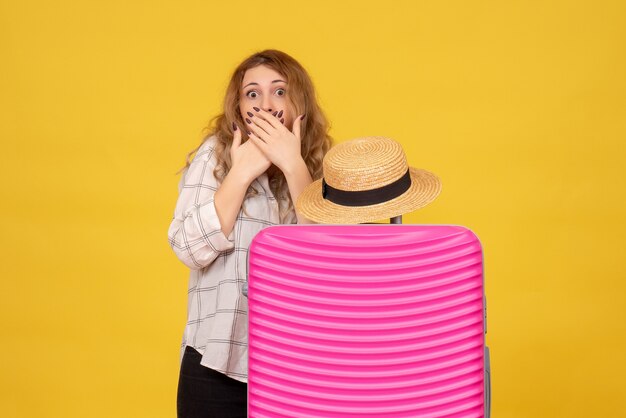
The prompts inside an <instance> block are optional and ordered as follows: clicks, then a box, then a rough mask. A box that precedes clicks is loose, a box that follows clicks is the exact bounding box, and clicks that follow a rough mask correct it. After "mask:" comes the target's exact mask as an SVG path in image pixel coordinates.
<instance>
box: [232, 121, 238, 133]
mask: <svg viewBox="0 0 626 418" xmlns="http://www.w3.org/2000/svg"><path fill="white" fill-rule="evenodd" d="M236 130H237V124H236V123H235V122H233V131H236Z"/></svg>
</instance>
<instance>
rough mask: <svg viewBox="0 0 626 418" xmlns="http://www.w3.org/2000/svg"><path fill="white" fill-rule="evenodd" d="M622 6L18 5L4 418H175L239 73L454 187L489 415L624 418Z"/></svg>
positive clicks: (1, 165)
mask: <svg viewBox="0 0 626 418" xmlns="http://www.w3.org/2000/svg"><path fill="white" fill-rule="evenodd" d="M624 22H626V3H625V2H623V1H558V2H554V1H495V0H494V1H437V2H435V1H432V2H424V1H420V2H417V1H388V2H371V1H358V2H357V1H344V2H335V1H315V2H311V3H308V4H306V3H299V2H292V3H281V2H251V1H245V2H232V3H230V2H229V3H228V4H227V3H226V2H222V3H215V2H210V1H195V2H185V1H135V2H132V1H121V0H115V1H98V2H89V1H73V2H70V1H61V0H59V1H54V2H51V1H12V2H9V1H6V0H3V1H2V2H1V3H0V53H1V55H0V59H1V60H2V62H1V66H0V91H1V92H0V135H1V138H2V148H1V151H0V156H1V157H0V170H1V171H0V175H1V176H0V177H1V179H2V204H1V206H0V222H1V224H0V237H1V238H0V239H1V251H2V263H1V264H0V273H1V278H2V281H1V283H2V284H1V294H2V302H1V303H0V318H1V319H0V321H1V322H0V330H1V341H0V376H1V377H0V379H1V382H0V415H1V416H3V417H44V416H45V417H85V416H88V417H173V416H175V401H176V385H177V379H178V366H179V346H180V340H181V336H182V331H183V326H184V323H185V315H186V295H187V277H188V270H187V268H186V267H185V266H184V265H183V264H182V263H181V262H180V261H178V260H177V259H176V257H175V256H174V254H173V252H172V251H171V249H170V247H169V244H168V242H167V228H168V226H169V222H170V220H171V218H172V215H173V211H174V205H175V202H176V197H177V191H176V185H177V181H178V177H177V176H175V175H174V173H175V171H176V170H177V169H178V168H179V167H180V166H181V165H182V164H183V163H184V157H185V154H186V153H187V152H188V151H189V150H190V149H192V148H194V147H195V146H196V145H197V144H198V142H199V140H200V138H201V137H200V134H201V133H200V130H201V128H202V127H203V126H204V125H205V124H206V122H207V121H208V120H209V118H210V117H211V116H213V115H214V114H216V113H217V112H218V111H219V109H220V105H221V100H222V97H223V93H224V90H225V87H226V82H227V81H228V78H229V76H230V74H231V72H232V70H233V69H234V67H235V66H236V65H237V64H238V63H239V62H240V61H241V60H242V59H243V58H245V57H246V56H248V55H249V54H251V53H253V52H255V51H257V50H260V49H264V48H277V49H281V50H284V51H285V52H287V53H289V54H291V55H292V56H294V57H295V58H296V59H298V60H299V61H300V62H301V63H302V64H303V65H304V66H305V67H306V68H307V69H308V71H309V72H310V74H311V76H312V77H313V80H314V82H315V85H316V88H317V90H318V94H319V99H320V102H321V104H322V106H323V108H324V109H325V111H326V112H327V115H328V117H329V119H330V120H331V122H332V135H333V136H334V137H335V138H336V140H337V142H339V141H343V140H347V139H352V138H355V137H358V136H367V135H385V136H390V137H392V138H395V139H396V140H398V141H399V142H401V143H402V144H403V146H404V147H405V149H406V151H407V154H408V158H409V162H410V164H411V165H413V166H416V167H421V168H425V169H428V170H431V171H433V172H435V173H437V174H438V175H439V176H440V177H441V179H442V182H443V191H442V194H441V195H440V197H439V198H438V199H437V200H436V201H435V202H434V203H432V204H431V205H430V206H428V207H426V208H424V209H422V210H419V211H417V212H415V213H412V214H411V215H407V216H405V217H404V221H405V223H424V224H459V225H464V226H467V227H469V228H471V229H472V230H473V231H474V232H475V233H476V234H477V235H478V236H479V238H480V239H481V241H482V243H483V246H484V257H485V273H486V291H487V297H488V301H489V321H488V322H489V333H488V335H487V341H488V345H489V346H490V347H491V350H492V369H493V416H494V417H495V418H505V417H623V416H626V389H625V387H626V385H624V376H625V375H626V362H625V360H624V357H625V356H626V350H625V349H626V329H625V328H626V326H625V325H624V324H625V320H626V317H625V316H626V315H625V313H626V307H625V305H626V297H625V295H626V274H625V268H624V255H625V251H624V236H625V233H626V227H625V223H626V216H625V214H626V204H625V199H626V190H625V189H626V188H625V187H624V179H625V178H626V168H625V166H626V150H625V146H624V143H625V140H626V42H625V41H626V25H625V24H624Z"/></svg>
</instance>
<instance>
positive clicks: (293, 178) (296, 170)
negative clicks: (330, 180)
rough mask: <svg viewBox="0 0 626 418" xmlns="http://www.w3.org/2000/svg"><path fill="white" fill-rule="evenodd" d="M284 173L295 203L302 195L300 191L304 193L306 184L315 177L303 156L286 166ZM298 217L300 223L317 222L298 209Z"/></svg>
mask: <svg viewBox="0 0 626 418" xmlns="http://www.w3.org/2000/svg"><path fill="white" fill-rule="evenodd" d="M283 174H285V178H286V179H287V185H288V186H289V193H290V195H291V200H292V202H293V203H294V205H295V203H296V200H298V196H300V193H302V191H303V190H304V188H305V187H306V186H308V185H309V184H311V183H313V179H312V178H311V174H310V173H309V169H308V168H307V166H306V163H305V162H304V160H303V159H302V158H300V159H298V160H296V161H294V163H293V164H292V165H291V166H289V167H286V168H285V170H284V171H283ZM296 217H297V218H298V223H299V224H311V223H315V222H313V221H311V220H309V219H307V218H305V217H304V216H302V215H301V214H300V213H299V212H298V211H297V210H296Z"/></svg>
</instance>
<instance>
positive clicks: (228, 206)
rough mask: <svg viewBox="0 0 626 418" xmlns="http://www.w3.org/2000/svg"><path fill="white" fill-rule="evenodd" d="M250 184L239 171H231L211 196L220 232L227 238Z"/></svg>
mask: <svg viewBox="0 0 626 418" xmlns="http://www.w3.org/2000/svg"><path fill="white" fill-rule="evenodd" d="M251 182H252V181H251V180H249V179H247V178H246V177H245V176H244V175H242V174H241V173H240V172H239V171H236V170H234V169H231V170H230V171H229V172H228V174H227V175H226V177H225V178H224V181H222V184H221V185H220V186H219V188H218V189H217V191H216V192H215V195H214V196H213V199H214V201H215V211H216V212H217V217H218V218H219V220H220V225H221V226H222V232H223V233H224V235H226V236H227V237H228V235H229V234H230V232H231V231H232V229H233V227H234V225H235V220H236V219H237V215H238V214H239V211H240V210H241V205H242V203H243V199H244V197H245V195H246V191H247V190H248V187H249V186H250V183H251Z"/></svg>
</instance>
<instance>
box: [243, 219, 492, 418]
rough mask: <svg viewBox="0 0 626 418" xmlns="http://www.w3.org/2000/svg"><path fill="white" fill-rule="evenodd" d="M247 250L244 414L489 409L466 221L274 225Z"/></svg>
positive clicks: (478, 281)
mask: <svg viewBox="0 0 626 418" xmlns="http://www.w3.org/2000/svg"><path fill="white" fill-rule="evenodd" d="M248 257H249V258H248V266H249V267H248V268H249V271H248V280H249V283H248V290H247V292H248V303H249V305H248V307H249V319H248V320H249V353H248V360H249V363H248V364H249V373H248V416H249V417H251V418H268V417H272V418H336V417H365V418H367V417H390V418H400V417H407V418H408V417H411V418H417V417H424V418H435V417H437V418H444V417H445V418H456V417H488V416H489V411H490V370H489V351H488V348H487V347H486V345H485V336H484V334H485V332H486V322H485V319H486V304H485V296H484V289H483V255H482V249H481V245H480V242H479V240H478V238H477V237H476V235H474V233H472V232H471V231H470V230H468V229H467V228H464V227H461V226H448V225H380V224H377V225H277V226H271V227H268V228H266V229H264V230H262V231H261V232H259V233H258V234H257V235H256V236H255V238H254V239H253V241H252V243H251V245H250V250H249V254H248Z"/></svg>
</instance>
